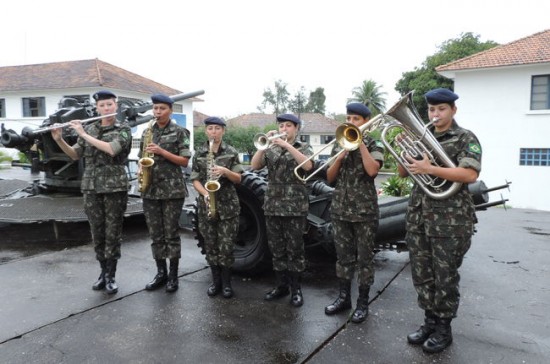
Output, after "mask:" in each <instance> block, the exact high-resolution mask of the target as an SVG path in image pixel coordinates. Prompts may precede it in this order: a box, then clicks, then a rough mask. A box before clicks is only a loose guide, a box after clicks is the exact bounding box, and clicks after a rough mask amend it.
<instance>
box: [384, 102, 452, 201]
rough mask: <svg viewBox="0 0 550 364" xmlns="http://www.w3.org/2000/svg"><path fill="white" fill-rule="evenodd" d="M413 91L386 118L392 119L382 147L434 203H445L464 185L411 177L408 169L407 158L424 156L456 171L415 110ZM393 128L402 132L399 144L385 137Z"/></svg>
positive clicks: (413, 175) (412, 175)
mask: <svg viewBox="0 0 550 364" xmlns="http://www.w3.org/2000/svg"><path fill="white" fill-rule="evenodd" d="M413 92H414V91H411V92H409V93H408V94H407V95H405V96H404V97H403V98H401V100H399V101H398V102H397V103H396V104H395V105H394V106H393V107H392V108H391V109H390V110H389V111H388V112H387V113H386V114H385V115H387V116H391V117H392V118H393V119H395V120H392V121H390V122H388V123H387V124H386V125H385V126H384V128H383V129H382V134H381V139H382V143H384V146H385V147H386V149H387V150H388V151H389V152H390V154H391V155H392V156H393V157H394V158H395V160H396V161H397V162H398V163H399V164H400V165H401V167H403V168H404V169H405V170H407V172H409V176H410V177H411V178H412V179H413V180H414V181H415V182H416V183H417V184H418V186H420V188H422V190H423V191H424V192H425V193H426V194H427V195H428V196H430V197H431V198H433V199H435V200H444V199H446V198H448V197H451V196H452V195H454V194H455V193H457V192H458V191H459V190H460V188H461V187H462V183H460V182H453V183H452V184H449V181H447V180H445V179H442V178H439V177H434V176H430V175H426V174H416V175H415V174H412V173H411V172H410V170H409V169H408V167H407V165H408V161H407V159H406V156H409V157H411V158H414V159H419V160H420V159H422V158H423V157H424V154H426V155H428V158H429V159H430V161H431V163H432V164H434V165H438V166H445V167H448V168H454V167H456V166H455V164H454V163H453V161H452V160H451V159H450V158H449V157H448V156H447V154H446V153H445V151H444V150H443V148H442V147H441V145H440V144H439V142H438V141H437V139H436V138H435V137H434V136H433V134H432V133H431V132H430V131H429V130H428V126H429V125H431V123H430V124H427V125H425V124H424V122H423V121H422V119H421V118H420V116H419V115H418V112H417V111H416V108H415V107H414V104H413V100H412V95H413ZM393 128H401V129H402V130H403V133H402V134H403V138H400V140H397V139H396V140H393V141H388V140H387V139H386V135H387V134H388V132H389V131H390V130H392V129H393Z"/></svg>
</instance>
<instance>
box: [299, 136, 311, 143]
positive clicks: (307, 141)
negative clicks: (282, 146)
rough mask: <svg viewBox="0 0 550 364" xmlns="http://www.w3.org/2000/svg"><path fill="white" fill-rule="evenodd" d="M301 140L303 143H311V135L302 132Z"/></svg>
mask: <svg viewBox="0 0 550 364" xmlns="http://www.w3.org/2000/svg"><path fill="white" fill-rule="evenodd" d="M300 141H301V142H303V143H309V135H304V134H301V135H300Z"/></svg>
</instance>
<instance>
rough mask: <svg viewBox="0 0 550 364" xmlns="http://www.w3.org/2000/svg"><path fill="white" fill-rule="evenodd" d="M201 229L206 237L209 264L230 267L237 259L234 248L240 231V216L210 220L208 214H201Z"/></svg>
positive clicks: (205, 246)
mask: <svg viewBox="0 0 550 364" xmlns="http://www.w3.org/2000/svg"><path fill="white" fill-rule="evenodd" d="M199 231H200V233H201V235H202V236H203V238H204V250H205V252H206V261H207V262H208V264H209V265H210V266H214V265H218V266H221V267H227V268H230V267H231V266H232V265H233V262H234V261H235V257H234V256H233V248H234V245H235V241H236V240H237V233H238V232H239V216H238V215H237V216H235V217H231V218H229V219H225V220H210V219H208V218H207V217H206V214H204V215H201V216H200V218H199Z"/></svg>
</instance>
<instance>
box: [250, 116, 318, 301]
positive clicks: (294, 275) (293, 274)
mask: <svg viewBox="0 0 550 364" xmlns="http://www.w3.org/2000/svg"><path fill="white" fill-rule="evenodd" d="M277 122H278V123H279V131H278V132H279V134H282V133H285V138H284V139H283V138H274V139H272V140H270V143H271V147H270V148H264V149H259V150H258V151H257V152H256V153H255V154H254V156H253V157H252V169H261V168H263V167H264V166H267V170H268V173H269V185H268V187H267V192H266V195H265V201H264V214H265V216H266V226H267V241H268V244H269V249H270V250H271V254H272V256H273V270H274V271H275V274H276V276H277V286H276V287H275V288H273V289H272V290H271V291H269V292H268V293H267V294H266V295H265V297H264V298H265V300H267V301H271V300H275V299H279V298H282V297H285V296H287V295H288V294H289V293H291V297H290V303H291V304H292V305H293V306H295V307H300V306H302V305H303V303H304V299H303V296H302V289H301V275H302V272H303V271H304V270H305V267H306V261H305V253H304V239H303V234H304V231H305V228H306V223H307V221H306V216H307V213H308V210H309V201H308V193H307V189H306V186H305V185H304V183H303V182H302V181H300V180H299V179H298V178H297V176H296V175H295V174H294V173H293V171H294V168H296V166H298V165H299V164H301V163H304V162H305V161H306V159H307V157H308V156H311V155H312V154H313V150H312V149H311V146H309V145H308V144H305V143H302V142H300V141H299V140H298V132H299V130H300V127H301V125H302V121H301V120H300V119H298V118H297V117H296V116H295V115H292V114H282V115H279V116H277ZM275 134H276V132H275V131H273V130H272V131H270V132H269V133H268V135H267V137H268V138H270V137H272V136H273V135H275ZM312 168H313V162H312V161H309V162H307V163H304V165H303V169H304V170H306V171H309V170H311V169H312ZM289 287H290V289H289Z"/></svg>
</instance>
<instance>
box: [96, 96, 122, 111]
mask: <svg viewBox="0 0 550 364" xmlns="http://www.w3.org/2000/svg"><path fill="white" fill-rule="evenodd" d="M95 106H96V109H97V112H98V113H99V115H106V114H112V113H115V112H116V110H117V107H118V105H117V103H116V101H115V99H107V100H99V101H98V102H97V103H96V105H95Z"/></svg>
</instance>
